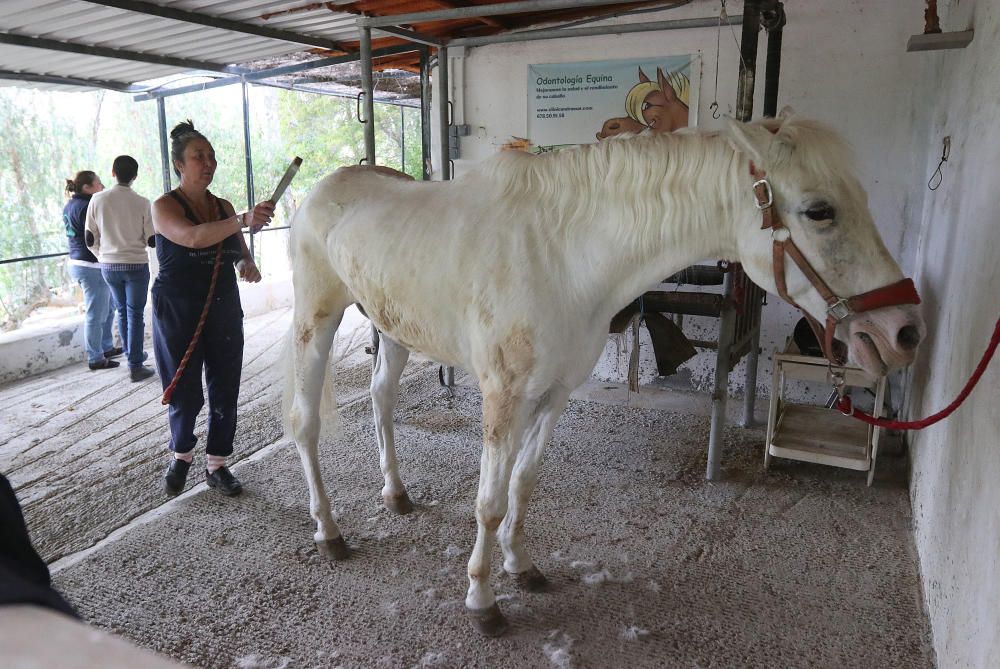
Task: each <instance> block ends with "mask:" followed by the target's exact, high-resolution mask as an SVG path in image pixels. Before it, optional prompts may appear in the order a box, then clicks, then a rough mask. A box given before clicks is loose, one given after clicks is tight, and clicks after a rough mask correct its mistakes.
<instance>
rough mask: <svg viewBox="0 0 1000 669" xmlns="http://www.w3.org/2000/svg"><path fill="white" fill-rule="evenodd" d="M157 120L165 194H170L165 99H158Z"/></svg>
mask: <svg viewBox="0 0 1000 669" xmlns="http://www.w3.org/2000/svg"><path fill="white" fill-rule="evenodd" d="M156 120H157V122H158V123H159V126H160V168H161V169H162V170H163V192H164V193H169V192H170V147H169V144H168V142H167V106H166V104H165V103H164V101H163V98H157V99H156Z"/></svg>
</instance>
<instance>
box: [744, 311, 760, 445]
mask: <svg viewBox="0 0 1000 669" xmlns="http://www.w3.org/2000/svg"><path fill="white" fill-rule="evenodd" d="M759 360H760V323H757V326H756V327H755V328H754V330H753V335H752V336H751V337H750V351H749V352H748V353H747V373H746V383H745V384H744V386H745V390H744V392H743V422H742V425H743V427H753V423H754V421H753V411H754V404H756V402H757V363H758V361H759Z"/></svg>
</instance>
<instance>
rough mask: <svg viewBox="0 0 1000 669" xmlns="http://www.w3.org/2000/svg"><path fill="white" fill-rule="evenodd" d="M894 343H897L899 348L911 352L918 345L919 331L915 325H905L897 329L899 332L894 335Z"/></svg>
mask: <svg viewBox="0 0 1000 669" xmlns="http://www.w3.org/2000/svg"><path fill="white" fill-rule="evenodd" d="M896 342H897V343H899V347H900V348H902V349H904V350H906V351H912V350H913V349H915V348H916V347H917V344H919V343H920V330H919V329H918V328H917V326H916V325H905V326H903V327H901V328H899V332H898V333H897V334H896Z"/></svg>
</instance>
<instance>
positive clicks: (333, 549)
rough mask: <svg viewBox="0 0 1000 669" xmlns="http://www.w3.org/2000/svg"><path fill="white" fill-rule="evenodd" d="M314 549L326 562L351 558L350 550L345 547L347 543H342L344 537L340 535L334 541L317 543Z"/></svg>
mask: <svg viewBox="0 0 1000 669" xmlns="http://www.w3.org/2000/svg"><path fill="white" fill-rule="evenodd" d="M316 547H317V548H318V549H319V554H320V555H322V556H323V557H325V558H326V559H327V560H337V561H340V560H346V559H347V558H349V557H350V556H351V550H350V549H349V548H348V547H347V542H346V541H344V535H340V536H339V537H337V538H336V539H327V540H326V541H317V542H316Z"/></svg>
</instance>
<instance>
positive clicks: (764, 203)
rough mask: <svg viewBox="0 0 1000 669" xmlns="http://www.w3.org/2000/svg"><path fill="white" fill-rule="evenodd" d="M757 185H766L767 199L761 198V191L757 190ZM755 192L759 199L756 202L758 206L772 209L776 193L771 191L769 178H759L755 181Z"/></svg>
mask: <svg viewBox="0 0 1000 669" xmlns="http://www.w3.org/2000/svg"><path fill="white" fill-rule="evenodd" d="M757 186H763V187H764V193H765V194H766V196H767V197H766V199H765V200H763V201H762V200H761V197H760V191H758V190H757ZM753 194H754V195H755V196H756V197H757V201H756V202H755V203H754V204H756V205H757V208H758V209H760V210H761V211H763V210H764V209H770V208H771V205H772V204H774V193H773V192H772V191H771V183H770V182H769V181H768V180H767V179H758V180H757V181H754V182H753Z"/></svg>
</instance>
